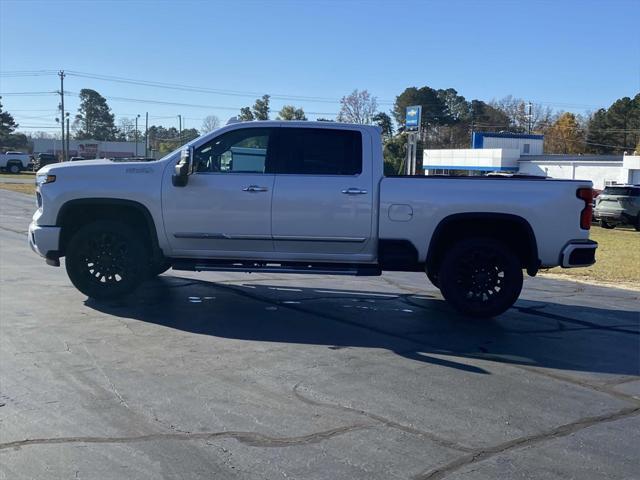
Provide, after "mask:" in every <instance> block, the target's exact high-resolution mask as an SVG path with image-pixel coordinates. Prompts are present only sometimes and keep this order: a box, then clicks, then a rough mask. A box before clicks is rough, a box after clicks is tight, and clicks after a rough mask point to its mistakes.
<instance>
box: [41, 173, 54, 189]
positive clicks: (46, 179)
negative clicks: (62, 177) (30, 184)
mask: <svg viewBox="0 0 640 480" xmlns="http://www.w3.org/2000/svg"><path fill="white" fill-rule="evenodd" d="M55 181H56V176H55V175H49V174H48V173H39V174H38V175H36V185H38V186H40V185H44V184H45V183H53V182H55Z"/></svg>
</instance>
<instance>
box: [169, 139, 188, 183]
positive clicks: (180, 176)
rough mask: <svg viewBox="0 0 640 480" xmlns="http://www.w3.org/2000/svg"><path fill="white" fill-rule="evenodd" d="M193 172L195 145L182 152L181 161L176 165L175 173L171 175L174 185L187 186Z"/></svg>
mask: <svg viewBox="0 0 640 480" xmlns="http://www.w3.org/2000/svg"><path fill="white" fill-rule="evenodd" d="M192 173H193V147H189V148H185V149H183V150H182V152H180V161H178V163H177V164H176V166H175V173H174V174H173V176H172V177H171V182H172V183H173V186H174V187H185V186H186V185H187V183H189V175H191V174H192Z"/></svg>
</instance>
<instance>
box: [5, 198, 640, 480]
mask: <svg viewBox="0 0 640 480" xmlns="http://www.w3.org/2000/svg"><path fill="white" fill-rule="evenodd" d="M0 202H1V205H2V208H1V218H0V242H1V246H2V247H1V250H0V282H1V283H0V388H1V392H0V420H1V423H0V478H3V479H11V480H13V479H21V478H25V479H26V478H29V479H30V478H55V479H57V478H61V479H62V478H65V479H67V478H72V479H73V478H81V479H82V478H89V479H98V478H99V479H157V478H170V479H213V478H220V479H276V478H297V479H385V480H386V479H392V478H413V479H440V478H447V479H496V478H505V479H511V478H527V479H529V478H531V479H566V478H575V479H580V480H586V479H604V478H607V479H637V478H639V477H640V464H639V460H638V459H639V458H640V415H639V413H640V377H639V375H640V354H639V351H640V328H639V327H640V314H639V313H638V305H639V298H638V297H639V295H638V293H637V292H631V291H625V290H617V289H610V288H600V287H592V286H587V285H583V284H576V283H571V282H564V281H557V280H549V279H543V278H535V279H527V281H526V284H525V288H524V291H523V294H522V297H521V300H520V301H518V303H517V304H516V306H515V307H514V308H512V309H511V310H510V311H509V312H507V313H506V314H505V315H503V316H502V317H500V318H499V319H497V320H492V321H469V320H466V319H464V318H462V317H460V316H459V315H457V314H456V313H454V312H453V311H452V310H451V309H450V308H449V307H448V306H447V305H446V304H445V303H444V302H443V301H442V297H441V296H440V294H439V292H438V291H437V290H436V289H435V288H433V287H432V286H431V285H430V284H429V283H428V281H427V279H426V277H425V276H424V275H421V274H395V273H394V274H385V275H384V276H382V277H362V278H348V277H337V276H298V275H291V276H285V275H273V274H272V275H268V274H264V275H255V274H254V275H241V274H213V273H209V274H189V273H184V272H174V271H169V272H167V273H166V274H164V275H162V276H161V277H160V278H158V279H157V280H154V281H150V282H148V283H147V284H145V285H144V286H143V287H142V288H141V289H140V290H139V291H138V292H137V294H136V295H134V296H131V297H129V298H127V299H124V300H121V301H115V302H95V301H90V300H87V299H86V297H84V296H83V295H82V294H80V293H79V292H78V291H76V290H75V289H74V288H73V287H72V286H71V284H70V283H69V281H68V279H67V277H66V274H65V272H64V268H53V267H48V266H46V265H45V264H44V262H43V261H41V260H40V259H39V258H37V257H36V256H35V255H34V254H32V253H31V252H30V251H29V250H28V247H27V246H26V240H25V235H24V231H25V229H26V224H27V223H28V217H29V216H30V213H31V211H32V210H33V208H34V201H33V199H32V198H31V197H29V196H25V195H22V194H18V193H14V192H7V191H0Z"/></svg>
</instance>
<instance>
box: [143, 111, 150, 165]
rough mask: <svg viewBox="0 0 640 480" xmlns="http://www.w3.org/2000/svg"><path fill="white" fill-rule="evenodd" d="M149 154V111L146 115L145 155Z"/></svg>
mask: <svg viewBox="0 0 640 480" xmlns="http://www.w3.org/2000/svg"><path fill="white" fill-rule="evenodd" d="M148 156H149V112H147V113H145V115H144V157H145V158H147V157H148Z"/></svg>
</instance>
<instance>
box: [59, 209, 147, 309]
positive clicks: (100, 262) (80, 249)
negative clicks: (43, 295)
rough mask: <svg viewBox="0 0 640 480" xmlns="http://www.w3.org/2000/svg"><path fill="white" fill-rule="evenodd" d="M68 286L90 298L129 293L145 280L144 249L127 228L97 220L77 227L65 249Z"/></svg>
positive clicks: (145, 257)
mask: <svg viewBox="0 0 640 480" xmlns="http://www.w3.org/2000/svg"><path fill="white" fill-rule="evenodd" d="M65 264H66V268H67V274H68V275H69V279H70V280H71V283H73V285H74V286H75V287H76V288H77V289H78V290H80V291H81V292H82V293H84V294H85V295H87V296H88V297H91V298H96V299H109V298H117V297H121V296H124V295H127V294H129V293H132V292H133V291H134V290H135V289H136V288H137V287H138V286H139V285H140V283H141V282H142V281H143V280H144V279H145V278H147V275H148V269H149V267H148V265H149V259H148V254H147V250H146V249H145V247H144V244H143V243H142V240H141V238H140V236H139V235H137V234H136V232H135V231H134V230H133V229H132V228H130V227H129V226H127V225H125V224H122V223H119V222H113V221H108V220H101V221H97V222H94V223H90V224H87V225H84V226H83V227H81V228H80V229H79V230H78V231H77V232H76V233H75V234H74V235H73V237H72V238H71V240H70V241H69V244H68V245H67V248H66V262H65Z"/></svg>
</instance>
